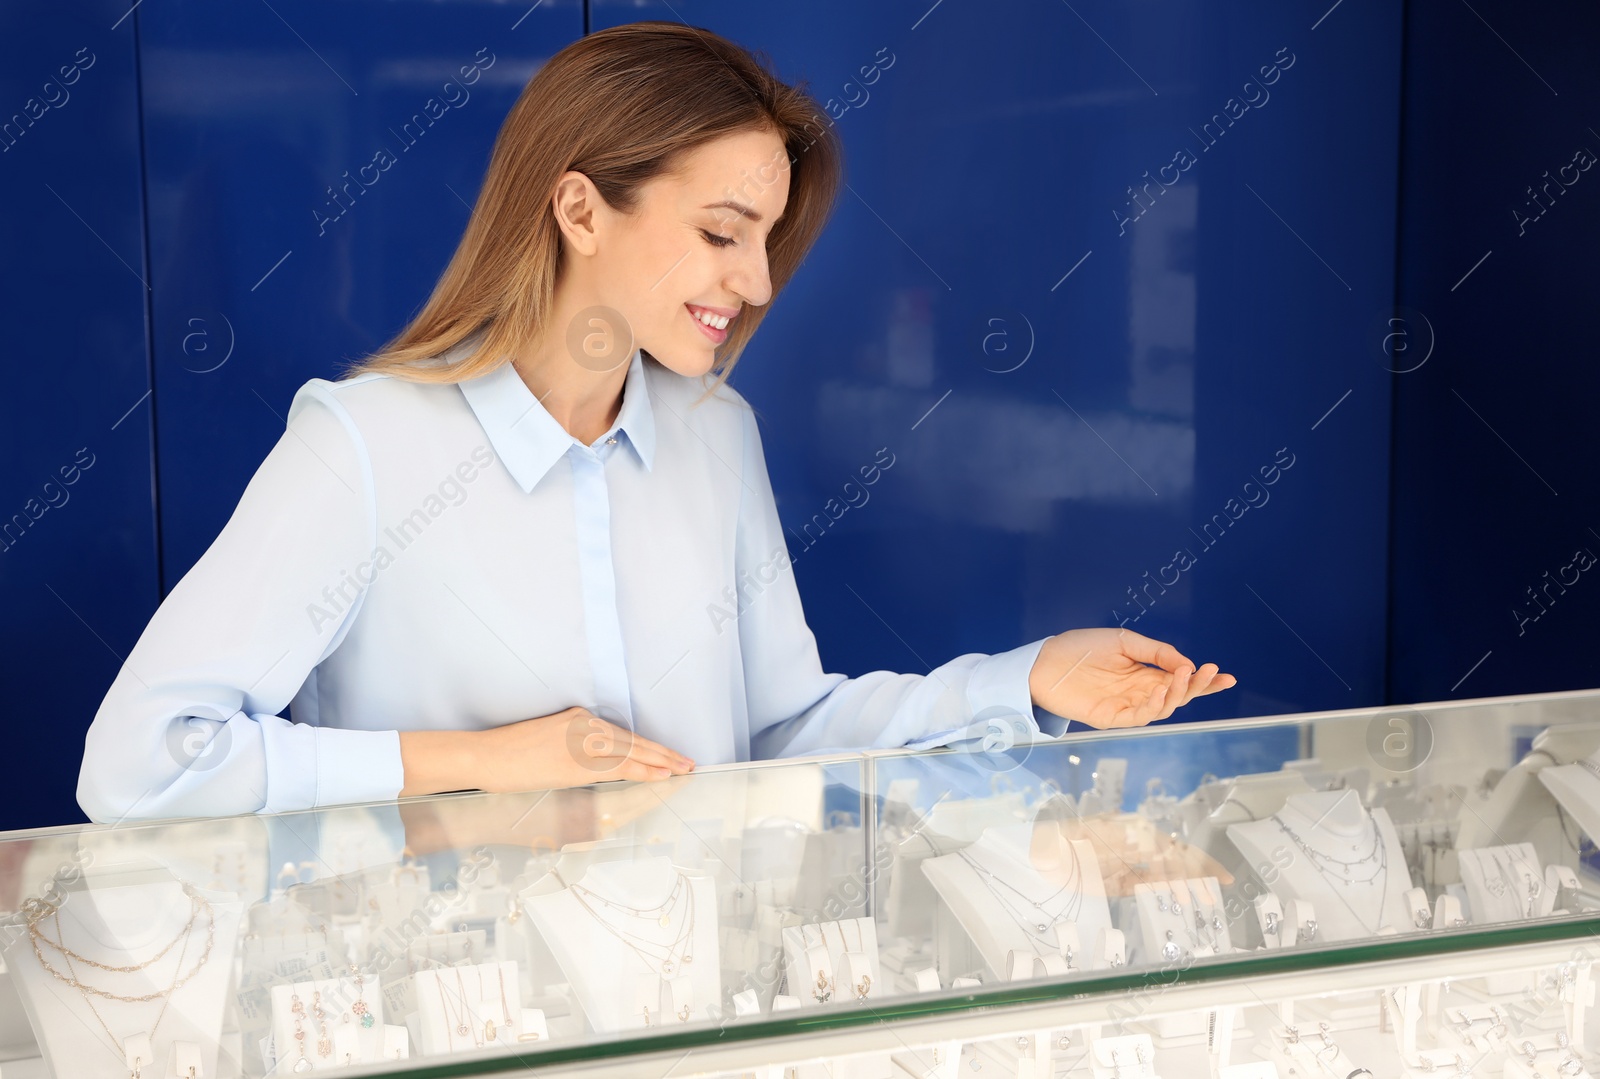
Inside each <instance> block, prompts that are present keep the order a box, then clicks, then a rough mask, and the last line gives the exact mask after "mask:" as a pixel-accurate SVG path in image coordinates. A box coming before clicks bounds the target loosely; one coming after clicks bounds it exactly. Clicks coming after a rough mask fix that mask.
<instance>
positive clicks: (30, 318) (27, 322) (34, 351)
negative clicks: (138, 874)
mask: <svg viewBox="0 0 1600 1079" xmlns="http://www.w3.org/2000/svg"><path fill="white" fill-rule="evenodd" d="M127 8H128V5H127V3H125V2H122V0H117V2H110V0H107V2H89V3H81V4H69V5H61V4H50V3H40V2H38V0H27V2H17V3H9V4H6V5H5V6H4V7H0V124H3V125H4V127H3V129H0V204H3V205H4V206H5V212H4V214H0V252H3V253H4V257H3V258H0V295H3V296H4V297H5V307H6V310H7V312H8V313H9V315H10V317H8V318H7V319H6V327H5V328H6V361H7V362H6V392H5V394H4V395H3V396H0V461H3V462H4V467H3V470H0V610H3V611H4V612H5V615H6V617H5V619H4V622H3V628H0V657H3V658H0V695H3V699H4V700H5V707H6V714H7V716H8V717H10V722H9V723H8V724H7V725H6V756H7V758H8V759H9V760H11V761H13V762H23V763H24V764H25V767H13V768H12V769H11V772H10V774H9V775H8V777H7V782H6V783H5V784H4V785H0V828H5V829H9V828H24V827H32V826H37V825H46V824H59V823H63V822H66V821H73V820H82V819H83V816H82V814H81V813H79V811H78V807H77V802H76V800H75V798H74V791H75V788H76V786H77V776H78V761H79V758H80V757H81V756H82V752H83V732H84V730H85V729H86V728H87V727H88V726H89V721H90V719H91V718H93V716H94V712H95V709H96V708H97V707H98V706H99V703H100V699H101V697H102V696H103V695H104V693H105V690H106V687H107V686H109V685H110V684H111V680H112V678H113V677H115V675H116V672H117V669H118V668H119V667H120V666H121V657H122V656H125V655H127V653H128V650H129V649H130V648H131V647H132V646H133V642H134V641H135V640H136V639H137V638H138V635H139V633H140V631H141V630H143V628H144V624H145V620H146V619H147V618H148V617H149V614H150V612H151V611H152V610H153V609H154V606H155V598H156V587H157V574H156V541H155V533H154V527H155V523H154V513H153V510H152V504H151V492H152V484H151V466H150V462H151V448H150V437H151V435H150V433H151V402H150V399H149V389H150V386H149V360H148V356H147V353H146V348H145V339H146V337H145V311H146V306H145V296H146V290H145V281H146V280H147V270H146V268H145V262H144V236H143V217H142V215H143V209H142V197H143V196H142V188H141V180H140V172H139V111H138V82H137V68H136V64H135V56H136V43H135V38H134V32H135V27H134V23H133V20H131V19H122V18H121V17H122V15H123V14H124V13H125V12H126V11H127ZM63 69H65V70H63Z"/></svg>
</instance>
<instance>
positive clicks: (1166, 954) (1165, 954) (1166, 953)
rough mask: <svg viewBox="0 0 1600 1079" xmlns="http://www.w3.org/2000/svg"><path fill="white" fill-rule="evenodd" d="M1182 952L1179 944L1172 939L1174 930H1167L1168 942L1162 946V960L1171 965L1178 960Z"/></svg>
mask: <svg viewBox="0 0 1600 1079" xmlns="http://www.w3.org/2000/svg"><path fill="white" fill-rule="evenodd" d="M1181 950H1182V949H1180V948H1179V947H1178V942H1177V941H1175V940H1173V939H1172V930H1170V929H1169V930H1167V942H1166V943H1165V944H1163V945H1162V946H1161V958H1163V959H1165V960H1167V961H1168V962H1169V963H1170V962H1172V961H1173V960H1174V959H1177V958H1178V953H1179V952H1180V951H1181Z"/></svg>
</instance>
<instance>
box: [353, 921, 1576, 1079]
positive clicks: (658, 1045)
mask: <svg viewBox="0 0 1600 1079" xmlns="http://www.w3.org/2000/svg"><path fill="white" fill-rule="evenodd" d="M1585 938H1589V939H1595V940H1597V942H1600V914H1589V915H1572V916H1569V917H1566V918H1559V919H1547V920H1544V921H1541V922H1537V923H1524V924H1520V925H1513V924H1509V923H1508V924H1507V925H1506V926H1505V927H1503V928H1488V927H1473V928H1469V929H1459V930H1448V931H1445V932H1439V933H1413V934H1405V935H1400V936H1394V937H1383V938H1371V939H1368V940H1363V941H1361V942H1359V943H1348V942H1338V943H1332V942H1330V943H1328V944H1325V945H1319V946H1318V947H1316V948H1308V949H1296V950H1293V951H1289V950H1283V951H1277V952H1273V953H1270V954H1259V953H1257V954H1253V955H1250V956H1240V957H1225V956H1215V957H1208V958H1205V959H1200V960H1196V961H1195V962H1193V963H1191V964H1190V965H1188V966H1185V967H1182V968H1180V969H1178V970H1177V974H1178V975H1179V976H1178V977H1176V978H1173V979H1171V980H1167V981H1162V982H1160V983H1159V984H1160V985H1161V986H1162V987H1163V988H1164V989H1170V988H1173V987H1176V986H1186V987H1191V988H1193V987H1198V986H1203V985H1206V984H1208V983H1212V982H1220V981H1239V980H1242V979H1248V978H1251V977H1262V976H1270V975H1278V974H1299V973H1308V972H1320V971H1325V970H1335V971H1344V970H1350V969H1354V968H1374V969H1384V968H1389V967H1397V966H1398V965H1399V964H1402V963H1405V962H1406V961H1407V960H1414V959H1423V958H1438V957H1444V956H1451V955H1463V956H1465V955H1471V954H1475V953H1482V952H1488V951H1502V950H1505V949H1510V948H1517V947H1525V946H1529V945H1540V944H1561V943H1564V942H1568V941H1573V940H1581V939H1585ZM1597 951H1600V943H1597ZM1169 973H1173V971H1172V970H1171V969H1169V968H1167V967H1133V968H1127V969H1126V970H1125V971H1122V972H1118V973H1096V974H1094V975H1093V976H1091V977H1083V978H1074V979H1067V980H1063V979H1061V978H1059V977H1056V978H1036V979H1029V980H1026V981H1021V982H997V983H994V985H993V986H985V987H981V988H979V989H977V990H958V989H948V988H947V989H944V990H941V991H940V992H938V993H928V994H916V995H908V996H907V997H905V998H903V1002H900V1001H899V999H898V998H897V1002H896V1003H881V1004H860V1005H846V1006H845V1007H843V1008H839V1009H836V1010H835V1009H799V1010H796V1011H794V1012H791V1013H788V1014H785V1015H766V1016H762V1017H761V1018H759V1019H731V1020H723V1021H720V1022H716V1023H710V1022H707V1023H697V1024H694V1025H692V1026H690V1027H687V1028H685V1029H684V1030H682V1031H674V1032H669V1033H661V1034H650V1035H638V1034H630V1033H626V1032H619V1033H617V1034H614V1035H612V1036H608V1037H604V1038H599V1039H589V1040H584V1041H579V1042H574V1043H570V1044H566V1045H556V1044H554V1043H552V1044H551V1045H550V1046H548V1047H546V1048H541V1049H537V1050H525V1051H520V1052H515V1053H509V1054H498V1055H484V1056H480V1057H477V1058H473V1059H463V1060H455V1061H433V1062H429V1063H428V1064H426V1065H423V1067H422V1070H420V1071H419V1070H418V1069H417V1068H415V1067H413V1068H411V1069H406V1070H400V1071H395V1070H374V1071H363V1072H361V1073H360V1074H361V1075H362V1076H363V1077H373V1079H379V1077H381V1079H417V1077H418V1076H419V1075H424V1076H426V1077H427V1079H454V1077H466V1076H486V1075H499V1074H506V1073H513V1072H516V1071H517V1070H518V1069H523V1070H530V1069H535V1068H537V1069H547V1068H552V1067H559V1066H560V1065H563V1064H573V1065H584V1064H593V1063H596V1062H603V1061H607V1060H618V1059H622V1058H630V1057H644V1056H649V1055H651V1054H654V1053H663V1052H678V1051H685V1052H689V1051H693V1050H694V1049H697V1048H708V1047H712V1046H726V1045H729V1044H730V1043H732V1042H760V1041H763V1040H769V1039H778V1038H786V1037H802V1036H804V1035H806V1034H807V1033H817V1032H822V1031H833V1030H842V1029H846V1028H849V1027H856V1026H867V1025H877V1024H883V1023H893V1022H896V1021H902V1020H904V1021H912V1020H922V1019H928V1018H931V1017H936V1016H948V1017H951V1018H954V1017H957V1016H960V1015H962V1014H964V1013H967V1012H971V1011H974V1010H979V1009H985V1010H986V1009H993V1008H1009V1007H1027V1006H1030V1005H1033V1006H1039V1005H1047V1004H1049V1003H1051V1002H1059V1001H1063V1000H1069V999H1071V1000H1076V999H1080V998H1084V997H1090V996H1094V997H1100V998H1109V997H1110V996H1111V995H1112V994H1115V993H1119V992H1138V991H1140V990H1145V991H1148V990H1149V989H1150V988H1151V985H1152V979H1153V978H1158V977H1165V976H1166V975H1167V974H1169ZM1063 989H1070V992H1066V993H1064V992H1062V990H1063ZM822 1011H825V1012H826V1014H816V1013H818V1012H822Z"/></svg>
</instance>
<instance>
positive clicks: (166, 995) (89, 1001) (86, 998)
mask: <svg viewBox="0 0 1600 1079" xmlns="http://www.w3.org/2000/svg"><path fill="white" fill-rule="evenodd" d="M193 920H194V919H193V916H192V915H191V917H190V923H191V924H192V923H193ZM55 923H56V935H57V936H58V937H59V936H60V935H61V911H60V909H59V908H57V909H56V911H55ZM215 928H216V919H215V917H213V918H212V921H211V926H210V929H208V930H207V932H206V954H207V955H209V954H210V953H211V929H215ZM34 950H35V951H38V945H37V944H35V945H34ZM188 950H189V937H188V933H187V932H186V933H185V934H184V935H183V946H182V947H181V948H179V949H178V965H177V966H176V967H175V968H174V969H173V972H172V973H173V979H174V980H173V983H172V984H171V985H169V986H167V988H166V990H165V991H164V992H162V993H159V994H152V995H151V996H149V997H142V998H138V999H141V1000H151V999H154V998H155V997H156V996H160V997H161V1010H160V1011H159V1012H157V1013H156V1021H155V1022H154V1023H152V1024H150V1044H151V1046H152V1049H153V1047H154V1045H155V1039H156V1030H157V1029H158V1028H159V1027H160V1026H161V1020H163V1019H165V1018H166V1016H167V1005H168V1004H170V1003H172V994H173V993H174V992H175V991H176V990H177V988H178V984H179V983H178V982H177V980H176V979H177V975H178V972H179V971H181V970H182V969H183V956H184V953H185V952H187V951H188ZM67 954H68V953H67V952H66V951H65V950H63V951H62V955H64V956H65V955H67ZM74 954H75V953H74ZM66 962H67V970H68V971H71V972H72V979H71V981H69V982H68V984H70V985H73V986H75V987H76V988H77V989H78V992H79V993H80V994H81V995H82V996H83V1002H84V1004H86V1005H88V1007H89V1014H90V1015H92V1016H94V1018H95V1022H97V1023H99V1024H100V1029H101V1030H103V1031H105V1032H106V1037H107V1038H109V1039H110V1040H111V1044H112V1045H114V1046H117V1047H119V1048H122V1049H123V1052H122V1054H121V1059H122V1061H123V1062H124V1063H126V1062H127V1049H126V1047H125V1046H124V1045H123V1043H122V1042H119V1041H118V1040H117V1036H116V1035H115V1034H113V1033H111V1028H110V1027H109V1026H107V1025H106V1021H105V1019H104V1018H103V1017H102V1016H101V1015H100V1009H98V1008H96V1007H95V1006H94V998H93V997H91V996H90V995H89V993H88V992H87V991H86V987H85V986H84V985H83V984H82V983H81V982H79V981H78V973H77V971H76V970H74V969H73V966H72V960H71V958H68V959H67V961H66ZM204 963H205V956H202V957H201V958H200V963H199V964H197V965H196V967H195V970H199V969H200V966H201V965H204ZM50 973H52V974H54V975H55V976H56V977H57V978H61V975H60V973H59V972H57V971H55V970H54V969H51V971H50ZM190 976H191V977H192V976H193V971H191V972H190ZM61 980H62V981H68V979H66V978H61ZM104 995H110V994H104ZM113 999H117V1000H128V999H132V998H128V997H114V998H113ZM112 1055H113V1056H117V1053H116V1051H115V1050H113V1051H112ZM151 1063H154V1061H151ZM143 1065H144V1061H143V1060H142V1059H138V1060H135V1061H134V1062H133V1070H132V1071H131V1072H129V1073H128V1076H129V1079H140V1072H141V1071H142V1070H143Z"/></svg>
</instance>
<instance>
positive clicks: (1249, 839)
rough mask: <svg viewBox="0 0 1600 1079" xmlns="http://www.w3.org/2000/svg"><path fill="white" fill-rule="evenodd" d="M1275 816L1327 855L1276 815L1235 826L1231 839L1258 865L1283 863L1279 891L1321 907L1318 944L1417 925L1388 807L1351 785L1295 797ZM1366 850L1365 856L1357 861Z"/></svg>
mask: <svg viewBox="0 0 1600 1079" xmlns="http://www.w3.org/2000/svg"><path fill="white" fill-rule="evenodd" d="M1277 817H1281V818H1282V820H1283V822H1284V824H1287V828H1288V829H1293V831H1294V832H1295V833H1296V834H1298V835H1299V837H1300V839H1301V840H1302V841H1304V842H1305V843H1306V845H1308V846H1310V847H1311V849H1312V850H1314V851H1317V852H1319V853H1320V854H1322V855H1325V856H1326V858H1327V859H1329V860H1328V861H1324V860H1322V859H1319V858H1317V857H1314V856H1312V855H1309V854H1307V853H1306V851H1305V850H1304V849H1302V848H1301V846H1300V845H1299V843H1297V842H1296V841H1295V840H1294V838H1293V837H1291V836H1290V834H1289V831H1288V830H1287V829H1286V828H1285V826H1284V824H1280V823H1279V820H1278V819H1276V818H1271V817H1269V818H1268V819H1266V820H1262V821H1254V822H1250V823H1246V824H1233V825H1229V827H1228V838H1229V839H1231V840H1233V843H1234V845H1235V846H1236V847H1238V848H1239V851H1240V853H1242V854H1243V855H1244V856H1245V858H1246V859H1247V860H1248V861H1249V862H1250V864H1251V865H1252V866H1268V867H1277V868H1278V874H1277V879H1276V880H1273V881H1271V882H1270V883H1271V885H1272V890H1273V892H1275V893H1276V894H1278V895H1279V896H1281V897H1282V898H1284V899H1285V900H1294V899H1303V900H1306V901H1308V902H1310V903H1312V904H1314V905H1315V907H1316V911H1317V930H1318V931H1317V935H1316V938H1315V940H1316V942H1319V943H1320V942H1322V941H1334V940H1353V939H1358V938H1361V937H1370V936H1373V935H1375V934H1377V932H1378V931H1379V930H1381V929H1383V927H1384V926H1390V927H1393V928H1396V929H1399V928H1404V927H1405V926H1409V925H1411V924H1412V916H1411V913H1410V910H1409V909H1408V907H1407V905H1406V892H1407V891H1409V890H1410V888H1411V878H1410V874H1409V872H1408V871H1407V869H1406V858H1405V850H1404V848H1403V847H1402V846H1401V845H1400V839H1399V837H1398V836H1397V835H1396V834H1395V830H1394V825H1393V824H1392V823H1391V822H1390V820H1389V815H1388V813H1386V812H1384V810H1382V809H1374V810H1372V811H1371V812H1370V813H1369V812H1368V811H1367V809H1366V807H1365V806H1363V805H1362V804H1361V799H1360V798H1359V797H1358V796H1357V795H1356V793H1355V792H1354V791H1353V790H1341V791H1316V792H1313V793H1310V794H1294V795H1290V796H1289V797H1288V798H1287V799H1285V800H1284V805H1283V808H1282V809H1280V810H1279V811H1278V814H1277ZM1363 856H1366V860H1365V861H1361V862H1358V861H1357V859H1360V858H1362V857H1363ZM1385 859H1386V862H1385ZM1342 863H1349V864H1348V866H1345V865H1343V864H1342ZM1343 875H1348V876H1349V877H1350V878H1351V879H1350V881H1346V880H1344V879H1342V876H1343Z"/></svg>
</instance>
